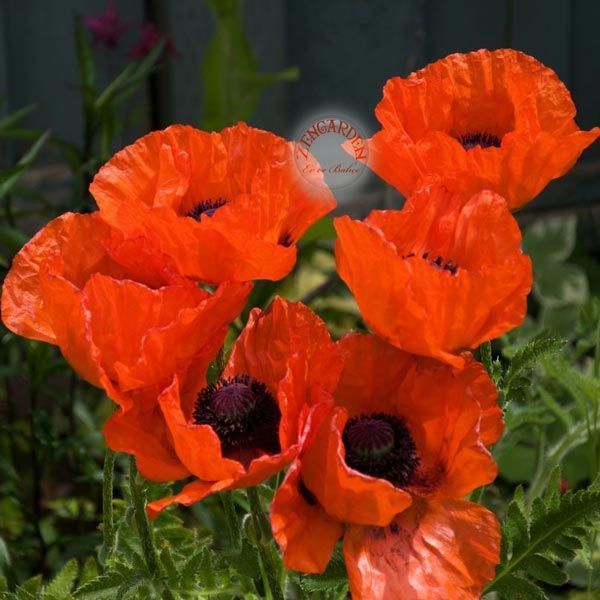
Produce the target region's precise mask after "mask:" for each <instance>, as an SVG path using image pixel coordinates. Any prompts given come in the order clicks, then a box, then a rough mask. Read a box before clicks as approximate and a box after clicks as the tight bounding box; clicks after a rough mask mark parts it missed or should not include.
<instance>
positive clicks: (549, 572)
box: [523, 554, 569, 585]
mask: <svg viewBox="0 0 600 600" xmlns="http://www.w3.org/2000/svg"><path fill="white" fill-rule="evenodd" d="M523 566H524V567H525V569H526V570H527V572H528V573H529V575H530V576H531V577H533V578H535V579H539V580H540V581H543V582H544V583H549V584H550V585H563V583H566V581H567V580H568V579H569V577H568V575H567V574H566V573H565V572H564V571H563V570H562V569H560V568H559V567H557V566H556V565H555V564H554V563H553V562H552V561H551V560H549V559H547V558H546V557H545V556H542V555H541V554H534V555H533V556H530V557H529V558H527V559H526V560H525V561H524V562H523Z"/></svg>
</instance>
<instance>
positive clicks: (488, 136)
mask: <svg viewBox="0 0 600 600" xmlns="http://www.w3.org/2000/svg"><path fill="white" fill-rule="evenodd" d="M457 139H458V141H459V142H460V143H461V144H462V145H463V148H464V149H465V150H471V149H472V148H475V146H481V147H482V148H489V147H491V146H493V147H494V148H500V138H499V137H498V136H497V135H494V134H493V133H465V135H460V136H458V138H457Z"/></svg>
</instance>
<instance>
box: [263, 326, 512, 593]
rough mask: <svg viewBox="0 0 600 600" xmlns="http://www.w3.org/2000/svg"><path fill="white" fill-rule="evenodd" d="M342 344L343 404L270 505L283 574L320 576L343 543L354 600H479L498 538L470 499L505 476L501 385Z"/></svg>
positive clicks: (379, 349) (360, 344) (367, 340)
mask: <svg viewBox="0 0 600 600" xmlns="http://www.w3.org/2000/svg"><path fill="white" fill-rule="evenodd" d="M338 346H339V349H340V351H341V353H342V356H343V359H344V369H343V371H342V374H341V377H340V381H339V385H338V386H337V389H336V390H335V391H334V397H335V406H334V407H332V408H329V411H328V414H327V415H326V416H325V417H323V418H322V419H321V422H320V424H319V425H318V426H317V427H316V428H315V430H313V431H312V432H311V433H310V434H309V435H308V436H307V438H306V444H305V446H304V447H303V448H302V450H301V453H300V455H299V457H298V458H297V459H296V460H295V461H294V463H293V464H292V466H291V468H290V470H289V471H288V474H287V476H286V478H285V480H284V482H283V484H282V486H281V487H280V488H279V490H278V491H277V492H276V494H275V497H274V499H273V502H272V504H271V524H272V527H273V533H274V536H275V539H276V540H277V542H278V543H279V545H280V547H281V549H282V552H283V556H284V561H285V564H286V566H287V567H288V568H290V569H295V570H299V571H304V572H316V573H318V572H322V571H323V570H324V569H325V567H326V565H327V563H328V561H329V558H330V555H331V552H332V551H333V548H334V546H335V544H336V543H337V541H338V540H339V539H340V538H341V537H343V551H344V556H345V560H346V566H347V568H348V574H349V578H350V591H351V594H352V598H356V599H362V600H370V599H373V600H375V599H377V600H386V599H390V600H391V599H396V598H403V599H406V600H411V599H412V600H418V599H420V598H424V597H427V598H428V600H447V599H448V598H461V599H462V600H469V599H473V600H474V599H475V598H479V597H480V593H481V590H482V588H483V586H484V585H485V583H486V582H487V581H489V580H491V579H492V578H493V576H494V567H495V565H496V563H497V562H498V560H499V542H500V532H499V527H498V522H497V520H496V518H495V517H494V515H493V514H492V513H491V512H489V511H488V510H486V509H485V508H483V507H482V506H480V505H478V504H473V503H471V502H467V501H464V500H462V498H463V497H464V496H465V495H466V494H468V493H470V492H471V491H472V490H474V489H476V488H477V487H479V486H481V485H485V484H487V483H490V482H491V481H493V479H494V478H495V476H496V473H497V467H496V464H495V463H494V461H493V459H492V457H491V455H490V454H489V452H488V450H487V449H486V446H489V445H490V444H493V443H494V442H496V441H497V440H498V438H499V437H500V435H501V433H502V428H503V424H502V413H501V410H500V408H499V407H498V405H497V393H496V388H495V387H494V385H493V383H492V382H491V381H490V379H489V377H488V376H487V374H486V372H485V370H484V369H483V367H482V366H481V365H480V364H479V363H476V362H475V361H469V362H468V363H467V365H466V366H465V368H464V369H462V370H456V369H454V368H452V367H450V366H448V365H444V364H442V363H438V362H435V361H432V360H430V359H423V358H418V357H416V356H414V355H410V354H407V353H404V352H402V351H401V350H398V349H396V348H394V347H393V346H390V345H389V344H386V343H385V342H384V341H382V340H380V339H379V338H377V337H376V336H373V335H370V334H362V335H358V334H354V335H348V336H346V337H344V338H342V339H341V340H340V342H338Z"/></svg>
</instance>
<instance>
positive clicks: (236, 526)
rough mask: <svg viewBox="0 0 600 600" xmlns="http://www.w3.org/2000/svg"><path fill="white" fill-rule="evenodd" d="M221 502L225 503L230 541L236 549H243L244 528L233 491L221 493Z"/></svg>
mask: <svg viewBox="0 0 600 600" xmlns="http://www.w3.org/2000/svg"><path fill="white" fill-rule="evenodd" d="M221 502H222V504H223V512H224V513H225V522H226V523H227V531H228V532H229V542H230V543H231V547H232V548H233V549H234V550H236V551H239V550H241V549H242V530H241V529H240V523H239V520H238V516H237V512H236V510H235V503H234V501H233V494H232V492H223V493H222V494H221Z"/></svg>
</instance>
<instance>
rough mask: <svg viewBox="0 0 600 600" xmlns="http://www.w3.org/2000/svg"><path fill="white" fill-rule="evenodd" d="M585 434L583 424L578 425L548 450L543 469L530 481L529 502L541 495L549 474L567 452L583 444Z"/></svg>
mask: <svg viewBox="0 0 600 600" xmlns="http://www.w3.org/2000/svg"><path fill="white" fill-rule="evenodd" d="M585 433H586V425H585V423H578V424H577V425H575V426H574V427H573V428H572V429H571V430H569V431H568V432H567V433H566V434H565V435H564V437H563V438H562V439H561V440H560V441H559V442H558V443H557V444H556V445H555V446H553V447H552V448H550V449H549V450H548V452H547V454H546V460H545V461H544V463H545V467H544V468H543V469H541V470H538V471H537V472H536V473H535V474H534V476H533V478H532V480H531V484H530V486H529V491H528V496H529V501H530V502H533V499H534V498H536V497H538V496H541V495H542V492H543V491H544V488H545V487H546V484H547V483H548V479H549V477H550V474H551V473H552V469H553V468H554V467H555V466H556V465H557V464H559V463H560V461H561V460H562V459H563V458H564V457H565V455H566V454H567V452H569V450H571V449H573V448H575V447H577V446H579V445H581V444H584V443H585V441H586V437H584V436H585Z"/></svg>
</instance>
